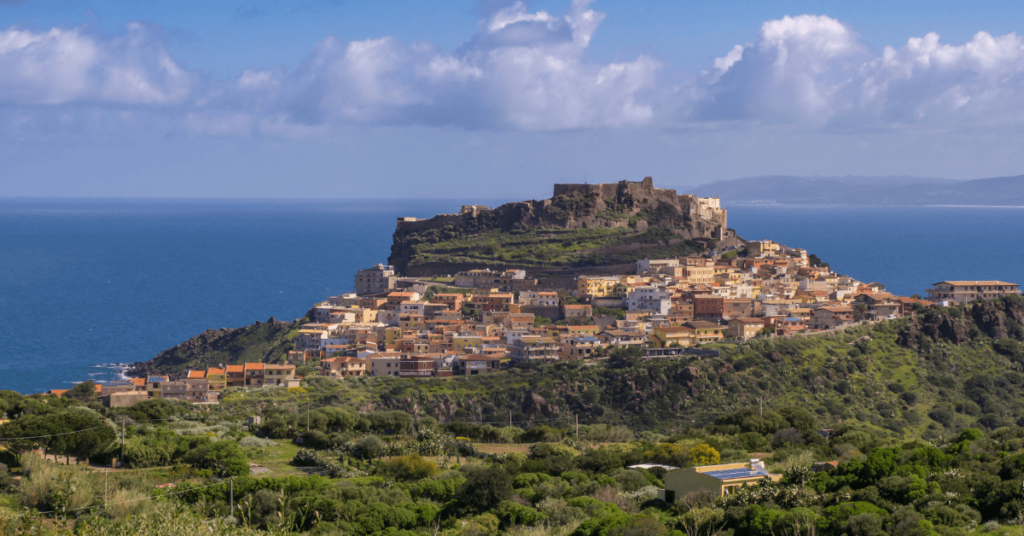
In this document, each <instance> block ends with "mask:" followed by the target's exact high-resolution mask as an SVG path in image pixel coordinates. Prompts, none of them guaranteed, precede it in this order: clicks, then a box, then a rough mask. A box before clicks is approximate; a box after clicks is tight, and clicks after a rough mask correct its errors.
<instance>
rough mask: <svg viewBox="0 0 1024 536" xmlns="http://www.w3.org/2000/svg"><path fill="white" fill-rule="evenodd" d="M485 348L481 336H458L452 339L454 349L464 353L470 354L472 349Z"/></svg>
mask: <svg viewBox="0 0 1024 536" xmlns="http://www.w3.org/2000/svg"><path fill="white" fill-rule="evenodd" d="M481 346H483V337H481V336H480V335H456V336H454V337H452V347H453V348H454V349H455V350H457V351H459V352H462V353H469V352H468V350H469V349H470V348H479V347H481Z"/></svg>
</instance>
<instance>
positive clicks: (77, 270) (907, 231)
mask: <svg viewBox="0 0 1024 536" xmlns="http://www.w3.org/2000/svg"><path fill="white" fill-rule="evenodd" d="M476 202H480V200H476ZM467 203H468V201H463V200H435V199H428V200H353V201H343V200H328V201H196V200H167V201H150V200H24V199H0V389H13V390H16V391H19V392H23V393H32V392H42V391H45V390H47V389H60V388H68V387H70V386H71V385H73V384H74V383H75V382H78V381H82V380H86V379H90V378H91V379H97V380H99V379H111V378H114V377H115V373H116V371H115V370H114V369H112V368H110V367H103V366H98V365H101V364H111V363H125V362H129V363H130V362H135V361H144V360H147V359H149V358H151V357H153V356H154V355H156V354H157V353H159V352H160V351H162V350H164V349H166V348H169V347H172V346H174V345H176V344H178V343H180V342H182V341H184V340H185V339H188V338H189V337H192V336H194V335H196V334H198V333H200V332H202V331H203V330H206V329H209V328H213V329H217V328H220V327H238V326H243V325H247V324H250V323H252V322H255V321H257V320H260V321H265V320H267V319H268V318H270V317H271V316H273V317H275V318H277V319H282V320H291V319H294V318H297V317H300V316H302V315H303V314H304V313H305V312H306V311H307V310H308V309H309V308H310V307H311V306H312V305H313V304H315V303H316V302H317V301H320V300H322V299H324V298H326V297H327V296H331V295H336V294H339V293H343V292H348V291H350V290H351V289H352V286H353V276H354V275H355V270H357V269H359V268H364V267H367V266H370V265H372V264H374V263H377V262H386V259H387V256H388V254H389V253H390V245H391V235H392V233H393V232H394V228H395V219H396V218H397V217H399V216H417V217H429V216H432V215H434V214H437V213H440V212H457V211H458V209H459V206H460V205H462V204H467ZM490 204H492V205H493V204H496V202H495V201H490ZM727 208H729V222H730V227H732V228H734V229H736V230H737V231H738V232H739V234H740V236H742V237H744V238H747V239H759V238H771V239H774V240H776V241H778V242H782V243H784V244H787V245H791V246H798V247H804V248H806V249H808V250H809V251H810V252H812V253H815V254H817V255H818V256H819V257H821V258H822V259H823V260H825V261H827V262H829V263H831V265H832V267H833V269H834V270H836V271H838V272H840V273H845V274H850V275H852V276H854V277H857V278H858V279H861V280H863V281H866V282H867V281H878V282H881V283H884V284H886V285H888V288H889V289H890V290H891V291H893V292H897V293H900V294H907V295H909V294H914V293H919V294H922V295H923V293H924V290H925V289H926V288H928V286H929V285H930V284H931V283H934V282H936V281H939V280H942V279H975V278H985V279H1003V280H1007V281H1013V282H1024V251H1022V248H1021V245H1022V244H1024V210H1020V209H986V208H850V207H842V208H837V207H787V206H732V207H727Z"/></svg>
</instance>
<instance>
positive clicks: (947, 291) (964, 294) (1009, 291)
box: [926, 281, 1020, 304]
mask: <svg viewBox="0 0 1024 536" xmlns="http://www.w3.org/2000/svg"><path fill="white" fill-rule="evenodd" d="M1019 287H1020V285H1018V284H1016V283H1007V282H1005V281H939V282H938V283H935V284H934V285H932V288H930V289H928V290H927V291H926V292H927V293H928V298H929V299H930V300H932V301H952V302H955V303H959V304H964V303H968V302H972V301H974V300H988V299H991V298H998V297H1000V296H1007V295H1014V294H1020V288H1019Z"/></svg>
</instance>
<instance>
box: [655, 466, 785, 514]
mask: <svg viewBox="0 0 1024 536" xmlns="http://www.w3.org/2000/svg"><path fill="white" fill-rule="evenodd" d="M765 478H768V479H770V480H771V481H772V482H778V481H779V480H781V479H782V475H780V474H773V473H769V472H768V470H767V469H765V468H764V462H763V461H760V460H758V459H756V458H755V459H753V460H750V462H748V463H723V464H718V465H704V466H701V467H690V468H687V469H680V470H678V471H672V472H670V473H666V474H665V489H663V490H658V498H659V499H661V500H663V501H665V502H667V503H669V504H673V503H675V502H676V501H678V500H679V499H682V498H683V497H685V496H686V495H687V494H689V493H693V492H695V491H700V490H708V491H710V492H711V493H714V494H715V495H716V496H719V497H722V496H725V495H728V494H730V493H735V492H736V490H738V489H739V488H741V487H743V486H750V485H754V484H757V483H759V482H761V481H762V480H764V479H765Z"/></svg>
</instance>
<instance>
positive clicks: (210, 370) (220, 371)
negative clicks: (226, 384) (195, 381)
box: [206, 367, 224, 376]
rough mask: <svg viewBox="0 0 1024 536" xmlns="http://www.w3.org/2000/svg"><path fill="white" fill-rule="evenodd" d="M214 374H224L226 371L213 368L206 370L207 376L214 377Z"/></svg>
mask: <svg viewBox="0 0 1024 536" xmlns="http://www.w3.org/2000/svg"><path fill="white" fill-rule="evenodd" d="M214 374H224V369H219V368H212V367H211V368H209V369H207V370H206V375H207V376H212V375H214Z"/></svg>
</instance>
